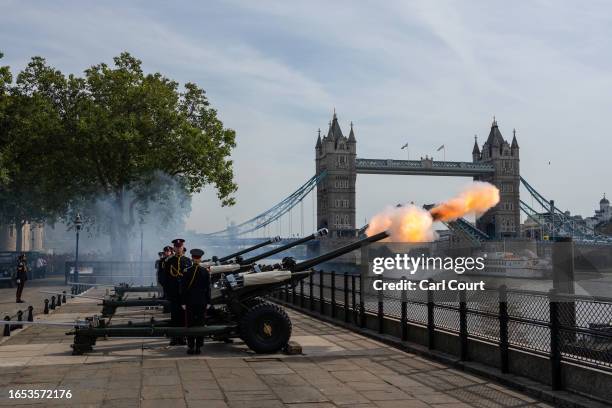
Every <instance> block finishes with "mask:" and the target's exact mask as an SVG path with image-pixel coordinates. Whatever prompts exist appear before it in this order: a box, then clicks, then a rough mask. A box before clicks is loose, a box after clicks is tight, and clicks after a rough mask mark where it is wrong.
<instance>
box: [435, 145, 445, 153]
mask: <svg viewBox="0 0 612 408" xmlns="http://www.w3.org/2000/svg"><path fill="white" fill-rule="evenodd" d="M442 149H444V145H442V146H440V147H438V150H436V151H437V152H439V151H440V150H442Z"/></svg>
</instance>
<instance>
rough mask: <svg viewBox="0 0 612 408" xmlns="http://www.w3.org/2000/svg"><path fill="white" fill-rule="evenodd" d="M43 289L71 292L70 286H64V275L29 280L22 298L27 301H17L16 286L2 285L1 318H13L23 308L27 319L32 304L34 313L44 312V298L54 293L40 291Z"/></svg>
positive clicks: (0, 296)
mask: <svg viewBox="0 0 612 408" xmlns="http://www.w3.org/2000/svg"><path fill="white" fill-rule="evenodd" d="M41 290H44V291H50V292H54V291H58V292H61V291H62V290H65V291H66V293H70V287H69V286H64V277H63V276H53V277H49V278H45V279H31V280H29V281H27V282H26V285H25V288H24V290H23V294H22V299H23V300H24V301H25V303H15V294H16V291H17V289H16V288H9V287H2V288H0V318H4V316H6V315H8V316H11V318H12V317H14V316H15V315H16V314H17V311H19V310H22V311H23V312H24V319H25V318H26V315H27V314H26V313H27V310H28V306H30V305H32V307H33V308H34V310H33V313H34V314H39V313H42V312H43V310H44V303H43V301H44V299H45V298H49V299H51V296H53V295H49V294H43V293H40V292H39V291H41Z"/></svg>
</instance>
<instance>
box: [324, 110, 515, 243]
mask: <svg viewBox="0 0 612 408" xmlns="http://www.w3.org/2000/svg"><path fill="white" fill-rule="evenodd" d="M315 158H316V172H315V174H316V175H320V174H323V173H325V174H326V175H327V177H325V178H323V179H322V181H321V182H320V183H319V185H318V186H317V224H318V227H319V228H323V227H325V228H328V229H329V231H330V237H331V238H340V239H341V238H346V237H354V234H355V231H356V228H357V225H356V223H355V213H356V194H355V193H356V192H355V184H356V179H357V174H381V175H386V174H397V175H421V176H456V177H472V178H473V179H474V180H481V181H488V182H490V183H492V184H494V185H495V186H496V187H497V188H499V191H500V202H499V204H498V205H496V206H495V207H493V208H492V209H491V210H489V211H488V212H487V213H486V214H484V215H483V216H482V217H480V218H479V219H478V221H477V225H476V227H477V229H478V230H480V231H483V232H484V233H485V234H487V235H488V236H489V237H490V238H503V237H518V236H519V235H520V211H521V207H520V198H519V189H520V179H521V176H520V171H519V169H520V166H519V161H520V159H519V145H518V142H517V139H516V132H513V138H512V142H511V143H508V142H507V141H506V140H505V139H504V137H503V136H502V134H501V132H500V130H499V127H498V125H497V121H496V120H495V119H494V120H493V123H492V125H491V130H490V132H489V136H488V138H487V140H486V142H485V143H484V144H483V145H482V148H481V147H480V146H479V145H478V141H477V140H475V141H474V146H473V149H472V161H471V162H453V161H435V160H434V159H433V158H430V157H425V158H422V159H421V160H394V159H367V158H357V138H356V136H355V131H354V129H353V124H352V123H351V127H350V132H349V135H348V137H347V136H345V135H344V134H343V133H342V129H341V128H340V124H339V123H338V117H337V115H336V113H335V112H334V115H333V117H332V120H331V121H330V123H329V130H328V132H327V134H326V135H325V136H324V137H321V134H320V132H319V135H318V138H317V142H316V145H315Z"/></svg>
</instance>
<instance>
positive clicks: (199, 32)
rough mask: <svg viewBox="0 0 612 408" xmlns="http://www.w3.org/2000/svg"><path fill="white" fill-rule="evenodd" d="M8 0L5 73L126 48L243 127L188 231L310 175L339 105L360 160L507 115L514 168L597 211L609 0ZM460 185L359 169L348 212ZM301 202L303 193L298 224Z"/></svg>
mask: <svg viewBox="0 0 612 408" xmlns="http://www.w3.org/2000/svg"><path fill="white" fill-rule="evenodd" d="M1 10H2V12H1V13H0V51H2V52H3V53H4V54H5V58H3V60H2V63H3V64H8V65H10V66H11V67H12V68H13V70H14V71H16V70H20V69H22V68H23V67H24V66H25V65H26V64H27V62H28V60H29V59H30V58H31V57H32V56H35V55H40V56H43V57H45V58H46V59H47V61H48V62H49V63H50V64H51V65H53V66H55V67H57V68H59V69H60V70H62V71H63V72H65V73H76V74H80V73H82V72H83V70H84V69H86V68H87V67H89V66H90V65H93V64H96V63H99V62H108V63H110V62H111V61H112V57H113V56H116V55H118V54H119V53H121V52H122V51H129V52H130V53H132V54H133V55H135V56H136V57H138V58H140V59H141V60H142V61H143V65H144V68H145V70H146V71H148V72H155V71H159V72H162V73H163V74H164V75H166V76H168V77H171V78H173V79H175V80H178V81H180V82H183V83H184V82H187V81H191V82H195V83H197V84H198V85H200V86H201V87H203V88H204V89H206V91H207V94H208V97H209V99H210V102H211V104H212V105H213V107H215V108H216V109H217V110H218V112H219V116H220V118H221V120H222V121H223V122H224V123H225V125H226V126H227V127H230V128H233V129H235V130H236V132H237V147H236V149H235V151H234V153H233V160H234V167H235V176H236V182H237V183H238V186H239V190H238V192H237V193H236V195H235V197H236V199H237V204H236V205H235V206H233V207H230V208H222V207H221V206H220V203H219V201H218V200H217V198H216V194H215V192H214V190H212V189H210V188H207V189H205V190H204V191H203V192H201V193H200V194H198V195H196V196H195V197H194V198H193V204H192V207H193V211H192V214H191V216H190V217H189V219H188V223H187V228H189V229H192V230H196V231H200V232H211V231H215V230H218V229H222V228H224V227H225V225H226V223H227V222H228V221H235V222H240V221H242V220H245V219H248V218H250V217H252V216H254V215H256V214H258V213H260V212H262V211H264V210H266V209H267V208H269V207H271V206H272V205H274V204H275V203H277V202H278V201H280V200H281V199H283V198H284V197H285V196H287V195H288V194H290V193H291V192H292V191H294V190H295V189H296V188H297V187H298V186H300V185H301V184H302V183H304V182H305V181H306V180H307V179H308V178H310V177H311V176H312V175H313V174H314V146H315V142H316V135H317V129H318V128H321V129H322V131H323V132H326V131H327V124H328V121H329V120H330V119H331V116H332V113H333V110H334V109H335V110H336V112H337V114H338V118H339V121H340V125H341V127H342V129H343V131H344V132H345V133H346V134H348V130H349V123H350V122H351V121H352V122H353V123H354V129H355V135H356V138H357V156H358V157H362V158H395V159H405V158H406V157H407V152H406V150H401V149H400V147H401V146H402V145H404V144H405V143H409V151H410V155H411V158H413V159H414V158H417V157H420V156H424V155H426V154H427V155H430V156H431V155H433V156H434V157H435V158H437V159H442V157H441V155H442V152H436V149H437V147H439V146H440V145H442V144H444V145H445V146H446V159H447V160H458V161H469V160H471V151H472V146H473V142H474V135H478V136H479V140H480V142H481V143H482V142H484V140H485V139H486V137H487V135H488V133H489V130H490V126H491V121H492V119H493V116H495V117H496V118H497V121H498V124H499V127H500V130H501V132H502V134H503V135H504V137H505V138H506V139H508V140H510V139H511V137H512V129H514V128H515V129H516V135H517V139H518V142H519V145H520V147H521V174H522V176H523V177H524V178H525V179H527V180H528V181H529V182H530V183H531V184H532V185H533V186H534V187H535V188H536V189H538V190H539V191H540V192H541V193H542V194H543V195H544V196H546V197H547V198H553V199H555V202H556V204H557V206H559V207H560V208H562V209H567V210H570V211H571V212H572V213H579V214H582V215H583V216H591V215H593V210H594V209H595V208H596V206H598V202H599V199H600V198H601V197H602V194H603V193H604V192H608V194H609V195H612V181H611V177H610V174H611V166H610V160H611V159H612V155H611V152H612V138H611V137H610V135H609V127H610V124H609V123H608V121H607V119H608V118H609V115H610V109H611V107H612V103H611V102H612V53H610V50H612V47H611V46H612V44H611V42H612V21H611V20H612V4H610V3H609V2H603V1H601V2H600V1H590V2H566V1H552V0H551V1H530V2H505V1H470V2H457V1H435V2H433V1H397V2H393V1H386V2H377V1H335V2H326V1H290V2H288V1H257V2H253V1H223V2H221V1H218V2H217V1H206V2H201V1H175V2H166V1H131V2H123V1H104V2H93V1H54V2H47V1H11V0H8V1H7V0H4V1H3V2H2V6H1ZM549 163H550V164H549ZM467 182H468V180H467V179H456V178H447V177H426V176H381V175H358V176H357V224H359V225H361V224H362V223H365V221H366V220H367V219H368V218H369V217H371V216H372V215H374V214H375V213H376V212H378V211H379V210H381V209H382V208H383V207H385V206H386V205H388V204H396V203H399V202H408V201H414V202H415V203H431V202H436V201H440V200H442V199H444V198H447V197H449V196H451V195H454V194H455V193H456V192H457V191H459V190H460V189H461V188H462V186H464V185H465V184H466V183H467ZM522 197H523V198H527V201H528V202H530V199H529V198H528V197H527V196H526V192H522ZM312 211H313V207H312V201H311V198H310V197H308V198H307V200H306V201H305V204H304V210H303V212H304V228H305V230H306V231H310V230H311V229H312V228H313V223H312ZM299 215H300V210H299V209H298V210H296V211H294V212H293V214H292V216H293V219H292V226H293V228H292V231H291V232H292V233H296V232H300V231H299V230H300V228H301V221H300V217H299ZM362 221H363V222H362ZM282 227H283V228H284V230H283V235H286V234H287V233H288V232H289V231H288V222H287V221H285V222H284V225H283V226H282ZM276 228H278V227H276Z"/></svg>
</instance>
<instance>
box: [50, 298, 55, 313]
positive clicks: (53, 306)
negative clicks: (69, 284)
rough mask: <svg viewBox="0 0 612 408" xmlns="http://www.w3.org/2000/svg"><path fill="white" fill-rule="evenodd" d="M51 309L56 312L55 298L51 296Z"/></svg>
mask: <svg viewBox="0 0 612 408" xmlns="http://www.w3.org/2000/svg"><path fill="white" fill-rule="evenodd" d="M49 309H51V310H55V296H51V304H50V305H49Z"/></svg>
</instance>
